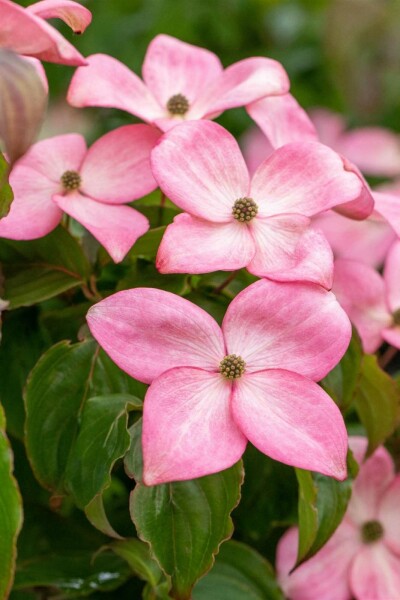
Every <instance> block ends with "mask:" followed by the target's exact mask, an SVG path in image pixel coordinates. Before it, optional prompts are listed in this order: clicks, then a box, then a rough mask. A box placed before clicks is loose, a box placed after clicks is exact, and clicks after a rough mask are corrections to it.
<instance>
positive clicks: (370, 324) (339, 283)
mask: <svg viewBox="0 0 400 600" xmlns="http://www.w3.org/2000/svg"><path fill="white" fill-rule="evenodd" d="M399 272H400V241H396V242H395V243H394V244H393V245H392V247H391V249H390V251H389V253H388V255H387V259H386V262H385V269H384V275H383V277H382V276H381V275H380V274H379V273H378V272H377V271H375V270H374V269H373V268H371V267H369V266H368V265H364V264H362V263H359V262H356V261H352V260H344V259H341V260H337V261H336V262H335V270H334V282H333V291H334V293H335V295H336V297H337V299H338V300H339V302H340V304H341V305H342V307H343V308H344V310H345V311H346V313H347V314H348V316H349V318H350V320H351V321H352V322H353V323H354V325H355V327H356V328H357V331H358V333H359V334H360V337H361V341H362V344H363V348H364V351H365V352H367V353H373V352H375V351H376V350H377V349H378V348H379V346H380V345H381V344H382V342H383V341H386V342H388V343H389V344H392V345H393V346H395V347H396V348H400V278H399Z"/></svg>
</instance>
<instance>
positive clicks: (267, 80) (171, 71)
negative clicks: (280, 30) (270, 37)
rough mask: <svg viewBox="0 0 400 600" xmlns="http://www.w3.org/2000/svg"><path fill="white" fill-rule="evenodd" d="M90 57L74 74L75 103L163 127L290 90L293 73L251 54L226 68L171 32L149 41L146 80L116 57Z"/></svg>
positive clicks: (70, 97)
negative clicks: (114, 110) (115, 111)
mask: <svg viewBox="0 0 400 600" xmlns="http://www.w3.org/2000/svg"><path fill="white" fill-rule="evenodd" d="M87 62H88V64H89V66H88V67H86V68H84V69H81V68H79V69H78V70H77V71H76V73H75V75H74V77H73V78H72V82H71V86H70V88H69V92H68V101H69V102H70V104H72V105H73V106H106V107H113V108H120V109H122V110H126V111H127V112H129V113H132V114H134V115H136V116H137V117H139V118H140V119H143V120H144V121H147V122H148V123H152V124H155V125H157V127H159V128H160V129H162V130H163V131H166V130H167V129H169V128H171V127H174V126H175V125H177V124H179V123H181V122H182V121H183V120H197V119H212V118H215V117H216V116H218V115H219V114H220V113H222V112H223V111H224V110H226V109H228V108H234V107H237V106H244V105H245V104H248V103H249V102H253V101H254V100H257V99H258V98H263V97H264V96H270V95H275V94H284V93H286V92H287V91H288V89H289V79H288V77H287V74H286V72H285V70H284V68H283V67H282V65H281V64H280V63H278V62H277V61H275V60H272V59H269V58H263V57H255V58H247V59H245V60H241V61H240V62H237V63H235V64H233V65H231V66H230V67H228V68H227V69H225V70H224V69H223V67H222V64H221V62H220V60H219V58H218V57H217V56H216V55H215V54H213V53H212V52H209V51H208V50H205V49H204V48H198V47H197V46H192V45H191V44H187V43H185V42H182V41H180V40H177V39H175V38H173V37H170V36H168V35H158V36H156V37H155V38H154V40H153V41H152V42H151V44H150V45H149V47H148V49H147V53H146V57H145V60H144V64H143V79H144V82H143V81H142V80H141V79H140V78H139V77H138V76H137V75H135V73H133V72H132V71H130V70H129V69H128V67H126V66H125V65H123V64H122V63H120V62H119V61H118V60H116V59H115V58H112V57H111V56H107V55H105V54H94V55H92V56H88V57H87Z"/></svg>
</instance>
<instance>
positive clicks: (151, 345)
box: [87, 288, 226, 383]
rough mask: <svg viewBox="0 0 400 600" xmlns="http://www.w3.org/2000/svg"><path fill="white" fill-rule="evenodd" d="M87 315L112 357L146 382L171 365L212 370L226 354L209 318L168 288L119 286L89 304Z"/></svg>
mask: <svg viewBox="0 0 400 600" xmlns="http://www.w3.org/2000/svg"><path fill="white" fill-rule="evenodd" d="M87 319H88V323H89V327H90V330H91V332H92V334H93V336H94V337H95V338H96V340H97V341H98V342H99V344H101V346H102V347H103V348H104V350H105V351H106V352H107V353H108V354H109V355H110V357H111V358H112V359H113V361H114V362H115V363H116V364H117V365H118V366H119V367H121V369H123V370H124V371H126V372H127V373H129V375H131V376H132V377H134V378H135V379H139V380H140V381H143V382H145V383H151V382H152V381H153V379H155V378H156V377H158V376H159V375H161V373H164V371H167V370H168V369H172V368H174V367H182V366H188V367H200V368H203V369H207V370H210V371H217V370H218V366H219V363H220V361H221V360H222V359H223V357H224V356H225V354H226V352H225V345H224V340H223V337H222V333H221V330H220V328H219V327H218V325H217V323H216V322H215V321H214V319H213V318H212V317H210V315H209V314H208V313H206V312H205V311H204V310H202V309H201V308H199V307H198V306H196V305H195V304H192V303H191V302H189V301H188V300H185V299H183V298H180V297H179V296H176V295H175V294H171V293H170V292H165V291H161V290H156V289H151V288H136V289H133V290H125V291H122V292H118V293H117V294H113V295H112V296H109V297H108V298H106V299H105V300H102V301H101V302H99V303H98V304H96V305H95V306H93V307H92V308H91V309H90V311H89V313H88V317H87Z"/></svg>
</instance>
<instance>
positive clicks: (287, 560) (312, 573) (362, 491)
mask: <svg viewBox="0 0 400 600" xmlns="http://www.w3.org/2000/svg"><path fill="white" fill-rule="evenodd" d="M349 445H350V447H351V449H352V450H353V452H354V455H355V457H356V459H357V460H358V462H359V463H360V464H361V467H360V471H359V474H358V476H357V478H356V480H355V482H354V484H353V491H352V496H351V500H350V503H349V506H348V508H347V512H346V515H345V517H344V519H343V521H342V523H341V524H340V525H339V527H338V529H337V530H336V531H335V533H334V534H333V536H332V537H331V539H330V540H329V541H328V543H327V544H326V545H325V546H324V547H323V548H322V549H321V550H320V551H319V552H318V553H317V554H316V555H315V556H313V557H312V558H311V559H310V560H308V561H307V562H305V563H303V564H302V565H301V566H300V567H298V568H297V569H296V570H295V571H294V572H293V573H292V574H289V572H290V570H291V569H292V568H293V566H294V565H295V562H296V554H297V544H298V532H297V529H296V528H292V529H289V530H288V531H287V532H286V533H285V535H284V536H283V537H282V539H281V540H280V542H279V544H278V551H277V570H278V578H279V580H280V583H281V586H282V588H283V591H284V592H285V594H286V596H287V597H288V598H289V599H290V600H351V598H355V599H356V600H395V599H396V598H398V597H399V590H400V512H399V506H400V476H399V475H397V476H396V474H395V469H394V464H393V460H392V458H391V456H390V454H389V453H388V451H387V450H386V449H385V448H383V447H382V446H381V447H380V448H378V449H377V450H376V451H375V452H374V454H373V455H372V456H371V457H370V458H368V459H367V460H366V461H365V462H363V460H364V459H365V455H366V450H367V445H368V440H367V439H366V438H362V437H350V438H349Z"/></svg>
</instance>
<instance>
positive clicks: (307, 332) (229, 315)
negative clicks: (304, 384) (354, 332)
mask: <svg viewBox="0 0 400 600" xmlns="http://www.w3.org/2000/svg"><path fill="white" fill-rule="evenodd" d="M222 330H223V332H224V335H225V339H226V344H227V349H228V353H229V354H238V355H239V356H242V358H243V359H244V360H245V362H246V364H247V370H248V372H249V373H250V372H254V371H260V370H264V369H287V370H289V371H294V372H295V373H299V374H300V375H304V376H305V377H309V378H310V379H314V380H315V381H318V380H319V379H321V378H322V377H324V375H326V374H327V373H328V372H329V371H330V370H331V369H332V368H333V367H334V366H335V365H336V364H337V363H338V362H339V360H340V359H341V357H342V356H343V354H344V352H345V351H346V349H347V346H348V344H349V341H350V337H351V327H350V323H349V320H348V318H347V316H346V314H345V312H344V311H343V310H342V309H341V307H340V306H339V304H338V302H337V301H336V299H335V296H334V295H333V294H332V293H330V292H327V291H326V290H324V289H323V288H322V287H320V286H317V285H314V284H311V283H277V282H274V281H269V280H267V279H264V280H262V281H257V282H256V283H253V284H252V285H250V286H249V287H247V288H246V289H245V290H243V291H242V292H240V293H239V294H238V295H237V296H236V298H235V299H234V300H233V301H232V302H231V304H230V305H229V307H228V310H227V312H226V315H225V318H224V321H223V324H222Z"/></svg>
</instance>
